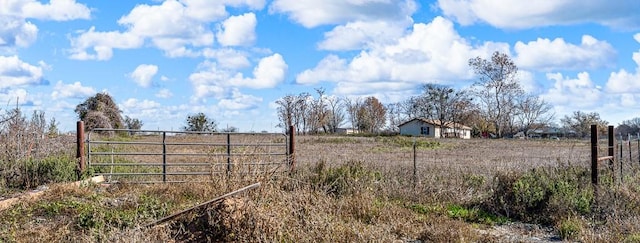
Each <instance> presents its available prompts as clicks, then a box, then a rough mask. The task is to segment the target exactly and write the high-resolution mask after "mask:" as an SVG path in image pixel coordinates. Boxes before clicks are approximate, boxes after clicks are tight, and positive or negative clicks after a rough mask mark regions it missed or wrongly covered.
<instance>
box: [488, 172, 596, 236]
mask: <svg viewBox="0 0 640 243" xmlns="http://www.w3.org/2000/svg"><path fill="white" fill-rule="evenodd" d="M584 170H586V169H583V168H560V169H533V170H531V171H529V172H526V173H523V174H499V175H497V176H496V181H495V184H494V193H493V196H492V197H491V198H490V199H489V200H488V203H487V206H488V208H489V209H490V211H492V212H494V213H499V214H502V215H505V216H507V217H510V218H516V219H519V220H524V221H530V222H534V223H544V224H552V223H553V222H555V221H557V220H559V219H561V218H563V217H567V216H569V215H585V214H588V213H590V211H591V207H592V204H593V200H594V195H593V191H592V190H591V187H590V184H589V182H588V181H589V177H588V175H587V174H588V173H584Z"/></svg>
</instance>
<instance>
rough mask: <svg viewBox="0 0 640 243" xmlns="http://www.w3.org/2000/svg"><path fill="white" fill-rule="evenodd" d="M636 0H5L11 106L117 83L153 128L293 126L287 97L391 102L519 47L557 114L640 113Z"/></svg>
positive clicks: (531, 80) (2, 21)
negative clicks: (321, 91)
mask: <svg viewBox="0 0 640 243" xmlns="http://www.w3.org/2000/svg"><path fill="white" fill-rule="evenodd" d="M638 13H640V1H637V0H621V1H608V0H557V1H548V0H529V1H526V4H523V1H521V0H438V1H416V0H166V1H160V0H150V1H101V0H50V1H49V0H0V109H1V110H3V111H4V110H6V109H11V108H12V107H15V103H16V101H17V102H18V103H19V104H20V106H21V107H22V109H23V110H24V111H26V112H30V111H32V110H43V111H45V113H46V114H47V116H48V117H52V116H53V117H55V118H56V119H57V120H58V121H59V122H60V126H61V128H62V129H63V130H72V129H73V128H74V126H75V120H76V119H77V117H76V114H75V113H74V112H73V109H74V108H75V106H76V105H77V104H79V103H81V102H82V101H84V99H86V98H87V97H89V96H91V95H94V94H95V93H96V92H108V93H109V94H111V95H112V96H113V97H114V98H115V99H116V102H117V103H118V104H119V107H120V108H121V110H122V111H123V115H129V116H131V117H135V118H139V119H141V120H142V121H143V122H144V124H145V125H144V127H143V128H145V129H173V130H177V129H179V128H180V127H181V126H182V125H183V124H184V120H185V118H186V116H187V115H188V114H193V113H197V112H204V113H205V114H207V115H209V116H211V117H213V118H214V119H216V120H217V121H218V122H219V126H220V127H226V126H235V127H238V128H240V130H241V131H250V130H253V131H261V130H268V131H279V129H277V128H275V125H276V124H277V123H278V121H277V117H276V115H275V106H274V104H273V103H274V101H275V100H277V99H278V98H280V97H282V96H284V95H287V94H298V93H300V92H313V91H314V88H318V87H324V88H325V89H326V90H327V93H328V94H329V95H337V96H346V97H356V96H369V95H374V96H376V97H377V98H378V99H380V100H381V101H382V102H383V103H391V102H397V101H400V100H403V99H406V98H407V97H408V96H410V95H415V94H417V93H418V92H419V91H420V90H419V87H420V85H421V84H424V83H440V84H446V85H451V86H454V87H458V88H464V87H467V86H469V85H470V84H472V83H473V82H474V80H475V78H474V75H473V73H472V72H471V70H470V69H469V67H468V65H467V61H468V60H469V58H472V57H476V56H480V57H485V58H486V57H489V56H490V54H491V53H493V52H494V51H501V52H504V53H508V54H509V55H510V56H511V57H512V58H513V60H515V62H516V64H517V65H518V67H519V69H520V82H522V85H523V87H525V89H526V90H527V91H529V92H532V93H535V94H538V95H540V96H542V97H543V98H544V99H545V100H546V101H548V102H549V103H551V104H552V105H554V107H555V112H556V114H557V115H556V116H557V117H562V116H563V115H564V114H567V113H570V112H572V111H575V110H582V111H587V112H590V111H595V112H599V113H600V114H601V116H602V117H603V118H604V119H606V120H608V121H609V122H611V123H612V124H618V123H619V122H621V121H622V120H626V119H630V118H633V117H640V95H639V94H640V14H638Z"/></svg>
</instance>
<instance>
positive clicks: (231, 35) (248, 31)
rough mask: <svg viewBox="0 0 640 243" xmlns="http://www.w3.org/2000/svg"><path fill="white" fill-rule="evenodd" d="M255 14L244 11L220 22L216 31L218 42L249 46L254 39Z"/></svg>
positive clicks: (226, 44)
mask: <svg viewBox="0 0 640 243" xmlns="http://www.w3.org/2000/svg"><path fill="white" fill-rule="evenodd" d="M256 24H257V20H256V15H255V14H254V13H246V14H243V15H239V16H231V17H229V18H228V19H226V20H225V21H224V22H222V26H221V28H220V30H219V31H218V42H220V44H222V45H223V46H249V45H252V44H253V43H254V42H255V41H256V33H255V29H256Z"/></svg>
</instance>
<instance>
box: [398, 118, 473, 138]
mask: <svg viewBox="0 0 640 243" xmlns="http://www.w3.org/2000/svg"><path fill="white" fill-rule="evenodd" d="M440 124H441V122H440V121H439V120H429V119H426V118H414V119H411V120H409V121H406V122H404V123H402V124H400V125H399V126H398V127H399V128H400V135H411V136H422V137H431V138H440V137H441V135H442V137H445V138H463V139H470V138H471V128H470V127H468V126H465V125H462V124H459V123H453V122H445V123H444V125H442V129H443V131H442V133H440V127H441V126H440Z"/></svg>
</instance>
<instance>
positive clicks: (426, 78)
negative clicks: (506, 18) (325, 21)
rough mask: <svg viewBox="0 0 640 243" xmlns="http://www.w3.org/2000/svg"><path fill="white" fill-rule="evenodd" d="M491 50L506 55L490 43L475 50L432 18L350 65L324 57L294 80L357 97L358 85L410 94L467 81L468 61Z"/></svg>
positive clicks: (446, 23)
mask: <svg viewBox="0 0 640 243" xmlns="http://www.w3.org/2000/svg"><path fill="white" fill-rule="evenodd" d="M496 50H499V51H501V52H504V53H509V46H508V45H507V44H502V43H492V42H486V43H483V44H481V45H476V46H474V45H472V44H470V43H469V42H468V41H467V40H466V39H464V38H462V37H461V36H459V35H458V33H457V32H456V31H455V30H454V28H453V23H452V22H451V21H449V20H447V19H444V18H441V17H436V18H435V19H434V20H433V21H432V22H431V23H428V24H423V23H418V24H414V25H413V28H412V29H410V32H409V33H407V34H406V35H405V36H403V37H402V38H399V39H398V40H397V41H396V42H395V43H393V44H387V45H378V46H374V47H373V48H371V49H370V50H367V51H362V52H360V53H359V54H358V55H357V56H355V57H354V58H352V59H351V60H347V59H343V58H340V57H338V56H336V55H328V56H327V57H325V58H324V59H323V60H322V61H320V62H319V63H318V65H317V66H316V67H314V68H312V69H308V70H305V71H302V72H301V73H299V74H298V75H297V77H296V81H297V82H298V83H301V84H315V83H318V82H323V81H326V82H337V83H338V86H337V88H336V90H337V91H339V92H340V93H343V94H349V93H351V94H353V93H354V92H357V89H356V87H358V86H359V85H360V86H359V87H361V90H362V89H364V88H365V87H368V88H371V89H372V90H370V92H379V91H383V90H388V89H390V86H393V85H391V84H395V85H396V87H398V88H399V89H402V88H406V89H410V88H411V86H410V85H409V84H413V86H415V85H417V84H420V83H425V82H440V83H451V82H452V81H458V80H464V79H469V78H471V77H472V73H471V71H470V69H469V66H468V64H467V63H468V60H469V58H472V57H475V56H481V57H488V56H490V54H491V53H492V52H494V51H496ZM364 83H373V84H367V85H364ZM361 84H362V85H361ZM398 88H392V89H394V90H396V89H398ZM358 92H362V91H358Z"/></svg>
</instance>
